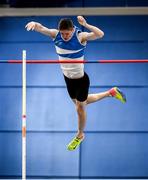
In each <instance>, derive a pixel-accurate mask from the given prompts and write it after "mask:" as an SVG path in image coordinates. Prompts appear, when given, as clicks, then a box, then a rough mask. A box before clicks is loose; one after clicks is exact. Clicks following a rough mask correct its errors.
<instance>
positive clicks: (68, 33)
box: [60, 29, 74, 41]
mask: <svg viewBox="0 0 148 180" xmlns="http://www.w3.org/2000/svg"><path fill="white" fill-rule="evenodd" d="M73 31H74V29H70V30H60V33H61V36H62V38H63V39H64V40H65V41H67V40H69V39H70V38H71V36H72V34H73Z"/></svg>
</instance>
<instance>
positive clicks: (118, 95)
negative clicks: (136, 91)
mask: <svg viewBox="0 0 148 180" xmlns="http://www.w3.org/2000/svg"><path fill="white" fill-rule="evenodd" d="M109 93H110V95H111V96H112V97H115V98H116V99H118V100H120V101H121V102H123V103H125V102H126V96H125V94H124V93H123V92H122V91H121V90H120V89H119V88H117V87H113V88H112V89H110V90H109Z"/></svg>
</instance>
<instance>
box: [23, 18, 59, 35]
mask: <svg viewBox="0 0 148 180" xmlns="http://www.w3.org/2000/svg"><path fill="white" fill-rule="evenodd" d="M25 28H26V29H27V31H30V30H32V31H37V32H40V33H42V34H44V35H47V36H50V37H51V38H55V37H56V35H57V33H58V30H57V29H48V28H47V27H45V26H43V25H42V24H40V23H38V22H34V21H31V22H29V23H28V24H27V25H26V26H25Z"/></svg>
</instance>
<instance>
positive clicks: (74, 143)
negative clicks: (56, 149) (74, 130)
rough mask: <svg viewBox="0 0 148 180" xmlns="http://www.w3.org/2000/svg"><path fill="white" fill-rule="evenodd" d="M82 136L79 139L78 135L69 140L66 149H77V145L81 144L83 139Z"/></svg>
mask: <svg viewBox="0 0 148 180" xmlns="http://www.w3.org/2000/svg"><path fill="white" fill-rule="evenodd" d="M83 139H84V138H82V139H80V138H78V137H75V138H73V139H72V140H71V142H70V143H69V144H68V145H67V149H68V150H69V151H73V150H75V149H77V147H79V145H80V144H81V142H82V141H83Z"/></svg>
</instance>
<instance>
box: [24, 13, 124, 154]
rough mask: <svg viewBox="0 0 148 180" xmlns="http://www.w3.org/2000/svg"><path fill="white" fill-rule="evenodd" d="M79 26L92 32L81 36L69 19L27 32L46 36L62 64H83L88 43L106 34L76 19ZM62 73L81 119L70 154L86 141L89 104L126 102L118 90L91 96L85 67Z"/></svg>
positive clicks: (74, 66)
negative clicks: (107, 100)
mask: <svg viewBox="0 0 148 180" xmlns="http://www.w3.org/2000/svg"><path fill="white" fill-rule="evenodd" d="M77 20H78V22H79V24H80V25H82V26H84V27H85V28H86V29H88V30H89V32H82V31H81V30H80V29H79V28H78V27H76V26H74V24H73V22H72V20H71V19H69V18H64V19H61V20H60V22H59V25H58V29H49V28H47V27H45V26H43V25H42V24H40V23H38V22H29V23H28V24H27V25H26V28H27V31H30V30H35V31H37V32H40V33H42V34H44V35H47V36H50V37H51V38H52V39H53V42H54V44H55V48H56V52H57V54H58V56H59V60H60V61H64V60H66V61H71V60H74V61H77V60H84V49H85V47H86V43H87V41H91V40H96V39H99V38H102V37H103V36H104V32H103V31H102V30H101V29H99V28H98V27H95V26H93V25H90V24H88V23H87V21H86V20H85V19H84V17H83V16H77ZM60 65H61V69H62V72H63V75H64V79H65V82H66V86H67V90H68V93H69V96H70V97H71V99H72V100H73V102H74V104H75V106H76V111H77V115H78V132H77V134H76V136H75V137H74V138H73V139H72V140H71V142H70V143H69V144H68V146H67V148H68V150H70V151H72V150H75V149H76V148H77V147H78V146H79V145H80V144H81V142H82V141H83V139H84V128H85V123H86V111H85V107H86V105H87V104H90V103H93V102H96V101H99V100H101V99H103V98H105V97H115V98H116V99H118V100H120V101H121V102H123V103H124V102H126V97H125V95H124V94H123V93H122V92H121V90H119V88H117V87H113V88H112V89H110V90H108V91H105V92H102V93H96V94H88V90H89V85H90V82H89V77H88V75H87V74H86V72H85V71H84V64H83V63H61V64H60Z"/></svg>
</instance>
